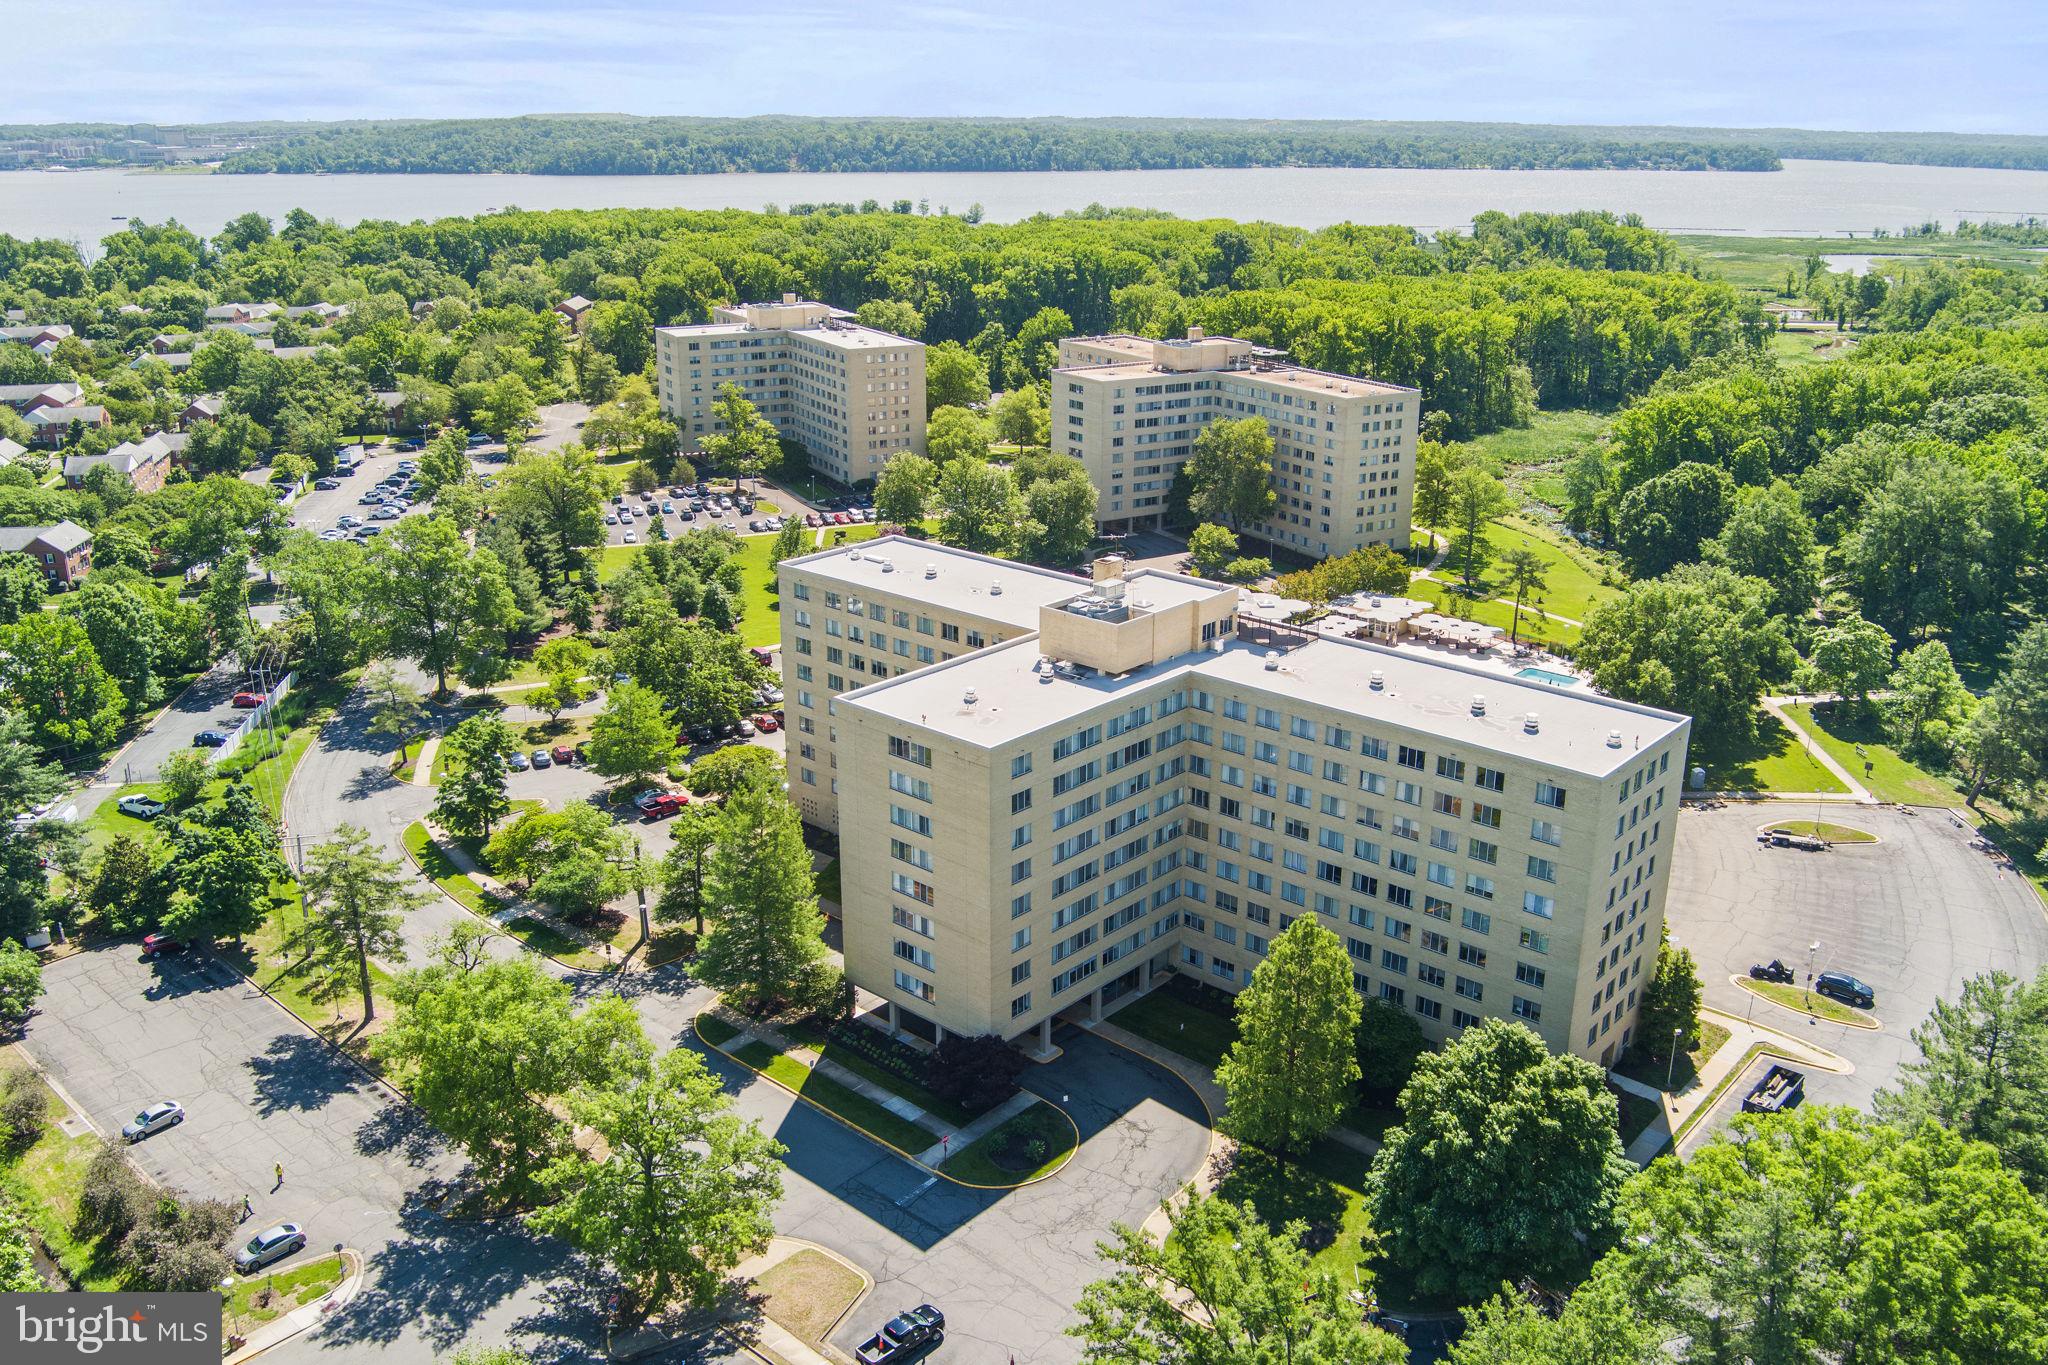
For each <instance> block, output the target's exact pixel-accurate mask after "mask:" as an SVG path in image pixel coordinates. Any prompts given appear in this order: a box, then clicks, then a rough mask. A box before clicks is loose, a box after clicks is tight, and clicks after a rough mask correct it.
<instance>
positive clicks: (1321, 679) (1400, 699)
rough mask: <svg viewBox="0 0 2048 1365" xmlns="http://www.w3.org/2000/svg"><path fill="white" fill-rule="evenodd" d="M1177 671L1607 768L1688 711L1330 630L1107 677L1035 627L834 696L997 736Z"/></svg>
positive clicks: (1009, 738) (1563, 764)
mask: <svg viewBox="0 0 2048 1365" xmlns="http://www.w3.org/2000/svg"><path fill="white" fill-rule="evenodd" d="M1268 664H1274V665H1276V667H1272V668H1269V667H1268ZM1375 674H1377V675H1378V677H1379V682H1380V685H1379V686H1378V687H1375V686H1374V685H1373V682H1374V675H1375ZM1177 677H1185V678H1186V679H1187V681H1188V683H1189V684H1190V685H1191V686H1196V687H1208V688H1211V689H1223V688H1246V689H1251V690H1255V691H1263V692H1269V693H1272V694H1275V695H1277V696H1279V697H1282V698H1300V699H1302V700H1304V701H1308V702H1312V703H1315V704H1318V705H1322V706H1329V707H1333V708H1335V709H1338V710H1340V711H1344V712H1347V713H1349V714H1351V715H1354V716H1356V717H1358V720H1359V723H1360V725H1361V726H1369V725H1371V724H1372V722H1373V721H1375V720H1380V721H1383V722H1385V723H1387V724H1389V725H1395V726H1403V727H1406V728H1409V729H1413V730H1421V731H1425V732H1427V733H1429V734H1433V735H1438V736H1441V737H1442V738H1443V740H1444V741H1445V742H1447V743H1449V744H1451V745H1453V746H1456V747H1458V748H1459V749H1461V750H1469V751H1483V752H1488V753H1496V754H1504V755H1508V756H1512V757H1515V758H1520V759H1524V760H1527V761H1530V762H1535V763H1540V764H1544V765H1547V766H1550V767H1554V768H1559V769H1563V770H1566V771H1571V772H1579V773H1584V774H1586V775H1587V776H1590V777H1601V778H1604V777H1605V776H1607V775H1608V774H1609V773H1611V772H1613V771H1614V770H1615V769H1617V768H1619V767H1621V766H1622V765H1623V764H1624V763H1626V762H1627V760H1628V757H1629V755H1630V754H1632V753H1634V752H1635V751H1636V750H1637V749H1640V748H1642V747H1644V746H1647V745H1651V744H1655V743H1657V742H1659V741H1661V740H1663V739H1665V738H1666V737H1668V736H1669V735H1671V734H1673V733H1674V732H1676V731H1677V730H1678V729H1679V728H1680V727H1682V726H1684V725H1687V724H1688V723H1689V721H1688V720H1687V718H1686V717H1684V716H1680V715H1675V714H1673V713H1671V712H1667V711H1658V710H1654V709H1652V708H1649V707H1644V706H1636V705H1633V704H1631V703H1629V702H1623V701H1617V700H1615V699H1614V698H1611V697H1604V696H1601V695H1599V694H1598V693H1595V692H1593V691H1591V690H1590V689H1587V688H1573V689H1564V688H1558V687H1553V686H1550V685H1549V684H1546V683H1542V682H1536V681H1530V680H1526V679H1521V678H1516V677H1513V676H1510V675H1504V674H1502V673H1500V672H1496V671H1491V670H1488V669H1485V668H1475V667H1472V666H1469V665H1467V664H1465V663H1463V662H1462V661H1452V660H1450V659H1446V658H1443V657H1440V656H1437V655H1434V654H1431V653H1426V652H1421V651H1414V650H1401V649H1389V648H1385V647H1383V646H1379V645H1373V644H1367V643H1364V642H1362V641H1353V640H1330V639H1318V640H1314V641H1312V642H1310V643H1308V644H1304V645H1301V646H1300V647H1298V648H1296V649H1292V650H1288V651H1284V652H1282V651H1274V650H1267V649H1264V648H1262V647H1260V646H1257V645H1253V644H1250V643H1248V642H1245V641H1242V640H1234V641H1231V642H1230V643H1228V644H1226V645H1224V647H1223V648H1222V649H1220V650H1217V651H1196V652H1193V653H1189V654H1183V655H1179V656H1177V657H1175V658H1172V659H1168V660H1165V661H1163V662H1160V663H1156V664H1153V665H1150V666H1149V667H1146V668H1141V669H1138V670H1136V671H1134V672H1131V673H1126V674H1123V675H1122V676H1120V677H1108V676H1104V675H1101V674H1095V673H1090V672H1088V671H1086V670H1073V669H1069V668H1060V667H1054V666H1053V665H1051V664H1049V663H1044V662H1042V660H1041V656H1040V654H1039V642H1038V637H1037V636H1036V635H1026V636H1020V637H1019V638H1017V639H1015V640H1009V641H1005V642H1004V643H1003V644H1000V645H996V646H993V647H991V648H988V649H983V650H977V651H976V652H975V653H973V654H970V655H967V656H965V657H963V658H959V659H954V660H951V661H950V662H947V663H942V664H938V665H935V666H933V667H931V668H925V669H920V670H919V671H917V672H915V673H909V674H906V675H904V676H903V677H900V678H891V679H889V680H887V681H884V682H878V683H874V684H872V685H870V686H868V687H863V688H860V689H858V690H856V691H852V692H847V693H843V694H842V695H841V696H840V697H839V699H838V704H839V705H840V706H842V707H853V708H859V709H860V710H863V711H867V712H869V713H872V714H874V715H878V716H882V717H886V718H891V719H896V720H900V721H904V722H906V723H916V724H919V725H923V726H926V727H928V728H930V729H932V730H935V731H937V732H939V733H940V734H943V735H946V736H948V737H950V738H952V739H956V740H959V741H962V742H964V743H968V744H973V745H976V746H979V747H983V748H995V747H997V746H999V745H1003V744H1007V743H1011V742H1013V741H1015V740H1017V739H1020V738H1023V737H1024V736H1027V735H1031V734H1036V733H1038V732H1040V731H1042V730H1045V729H1048V728H1056V727H1058V726H1060V725H1061V724H1063V723H1064V722H1065V721H1067V720H1069V719H1071V718H1074V717H1077V716H1079V715H1081V714H1083V713H1084V712H1087V711H1090V710H1093V709H1094V708H1096V707H1098V706H1102V705H1106V704H1111V703H1114V702H1115V700H1116V699H1117V698H1118V697H1122V696H1129V695H1132V694H1134V693H1136V692H1138V691H1140V690H1142V689H1144V688H1147V687H1149V686H1151V685H1153V684H1155V683H1159V682H1163V681H1169V680H1172V679H1174V678H1177ZM970 695H971V696H972V697H973V698H974V700H973V701H971V702H970V701H968V700H967V698H968V697H969V696H970ZM1475 697H1483V698H1484V699H1485V701H1484V707H1483V712H1482V713H1481V714H1474V712H1473V705H1474V699H1475ZM1530 713H1534V714H1535V716H1536V729H1535V730H1534V732H1531V731H1530V730H1529V729H1528V727H1527V723H1526V720H1527V717H1528V715H1529V714H1530ZM1613 732H1619V734H1620V736H1621V742H1620V746H1619V747H1609V744H1608V739H1609V736H1610V734H1611V733H1613Z"/></svg>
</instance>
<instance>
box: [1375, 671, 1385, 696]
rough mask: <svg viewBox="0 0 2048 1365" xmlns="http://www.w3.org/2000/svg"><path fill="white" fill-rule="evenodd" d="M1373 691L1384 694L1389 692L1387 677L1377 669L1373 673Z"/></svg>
mask: <svg viewBox="0 0 2048 1365" xmlns="http://www.w3.org/2000/svg"><path fill="white" fill-rule="evenodd" d="M1372 690H1373V691H1375V692H1384V691H1386V690H1387V678H1386V675H1385V674H1384V673H1381V672H1380V671H1379V670H1378V669H1377V668H1375V669H1374V670H1373V671H1372Z"/></svg>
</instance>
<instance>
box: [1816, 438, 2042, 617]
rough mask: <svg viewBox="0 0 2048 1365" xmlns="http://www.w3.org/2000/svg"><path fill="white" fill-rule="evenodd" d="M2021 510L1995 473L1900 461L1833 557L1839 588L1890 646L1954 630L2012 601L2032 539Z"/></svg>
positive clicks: (2012, 488)
mask: <svg viewBox="0 0 2048 1365" xmlns="http://www.w3.org/2000/svg"><path fill="white" fill-rule="evenodd" d="M2025 502H2026V496H2025V494H2023V493H2022V492H2021V490H2020V489H2019V487H2018V486H2017V485H2016V484H2015V483H2014V482H2013V481H2012V480H2011V479H2009V478H2008V477H2006V476H2005V475H2004V474H2003V473H2002V472H1997V471H1993V472H1991V473H1986V474H1979V473H1977V472H1974V471H1972V470H1971V469H1969V468H1967V467H1965V466H1963V465H1961V464H1958V463H1957V462H1955V461H1953V460H1950V459H1947V458H1939V459H1908V460H1905V461H1903V462H1901V463H1899V464H1898V465H1897V467H1896V468H1894V469H1893V470H1892V472H1891V473H1890V475H1889V477H1887V478H1886V479H1885V481H1884V482H1883V484H1882V485H1880V486H1879V487H1878V488H1877V489H1876V490H1875V491H1872V492H1868V493H1867V495H1866V496H1865V498H1864V500H1863V502H1862V505H1861V509H1860V512H1859V514H1858V515H1857V517H1856V520H1855V529H1854V530H1852V531H1851V532H1850V533H1849V534H1848V535H1846V536H1844V537H1843V538H1842V541H1841V543H1840V544H1839V545H1838V546H1837V547H1836V553H1837V555H1838V557H1839V559H1840V562H1841V567H1842V574H1841V578H1842V581H1843V583H1844V585H1845V586H1847V588H1848V589H1849V591H1850V592H1852V593H1853V594H1854V595H1855V597H1856V599H1857V601H1858V603H1859V604H1860V605H1861V607H1862V611H1863V614H1864V615H1865V616H1867V617H1869V618H1870V619H1871V620H1873V621H1875V622H1877V623H1878V624H1879V625H1881V626H1883V627H1884V628H1885V629H1886V630H1888V631H1890V632H1891V633H1892V636H1893V638H1895V639H1899V640H1905V639H1908V638H1915V639H1925V638H1926V635H1927V632H1928V631H1930V630H1947V629H1952V628H1954V627H1955V626H1956V625H1957V624H1958V623H1959V622H1961V621H1963V620H1965V619H1967V618H1968V617H1970V616H1972V615H1973V614H1975V613H1978V612H1982V611H1988V610H1996V609H1997V608H1998V607H1999V606H2000V605H2001V604H2003V603H2005V602H2008V601H2010V600H2011V599H2012V598H2013V596H2014V593H2015V591H2016V579H2017V576H2018V570H2019V565H2020V563H2021V562H2023V560H2024V558H2025V551H2024V549H2023V548H2022V546H2023V545H2024V543H2025V541H2026V537H2027V536H2028V535H2029V534H2030V533H2029V532H2028V531H2027V530H2026V518H2025V517H2024V516H2023V514H2022V513H2021V511H2020V508H2021V507H2022V506H2023V505H2025Z"/></svg>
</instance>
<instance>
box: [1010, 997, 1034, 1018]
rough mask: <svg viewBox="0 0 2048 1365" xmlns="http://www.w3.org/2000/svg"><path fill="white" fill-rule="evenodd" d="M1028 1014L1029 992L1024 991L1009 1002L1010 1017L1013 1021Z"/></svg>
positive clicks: (1029, 1009)
mask: <svg viewBox="0 0 2048 1365" xmlns="http://www.w3.org/2000/svg"><path fill="white" fill-rule="evenodd" d="M1029 1013H1031V992H1030V991H1026V992H1024V994H1022V995H1020V996H1018V997H1017V998H1016V999H1015V1000H1012V1001H1011V1002H1010V1017H1011V1018H1012V1019H1015V1018H1017V1017H1018V1016H1020V1015H1025V1014H1029Z"/></svg>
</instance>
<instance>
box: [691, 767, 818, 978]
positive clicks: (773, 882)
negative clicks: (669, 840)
mask: <svg viewBox="0 0 2048 1365" xmlns="http://www.w3.org/2000/svg"><path fill="white" fill-rule="evenodd" d="M703 901H704V907H705V909H706V910H708V911H709V912H710V914H711V917H712V924H711V930H710V932H709V933H708V934H706V935H705V936H704V940H703V942H702V943H701V944H700V945H699V949H698V954H697V977H698V979H699V980H701V981H703V982H704V983H705V984H706V985H709V986H712V987H714V988H715V989H717V990H719V991H722V992H724V993H725V994H727V995H730V996H733V997H735V998H736V999H738V1000H739V1001H740V1002H741V1003H742V1004H743V1005H768V1004H773V1003H778V1002H789V1001H804V1002H809V1001H815V1000H818V999H820V998H821V997H822V996H823V994H824V993H825V987H826V985H827V984H828V982H827V980H826V976H827V971H828V968H827V963H826V952H825V942H824V932H825V919H824V916H822V915H820V914H819V913H818V895H817V887H816V885H815V883H814V880H813V878H812V876H811V852H810V850H809V849H808V848H805V847H804V837H803V826H802V823H801V821H800V820H799V818H798V816H797V813H796V807H794V806H792V805H790V803H789V799H788V797H786V796H785V795H783V793H782V791H781V790H780V788H778V787H777V786H776V785H775V784H773V783H770V782H765V781H764V782H752V783H748V784H746V785H744V786H741V787H740V788H738V789H737V790H735V791H734V792H732V793H731V794H730V795H728V796H727V797H726V798H725V800H724V801H723V802H722V803H721V804H720V806H719V812H718V834H717V840H716V842H715V844H714V846H713V848H712V851H711V855H710V857H709V859H708V860H707V862H706V864H705V870H704V890H703Z"/></svg>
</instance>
